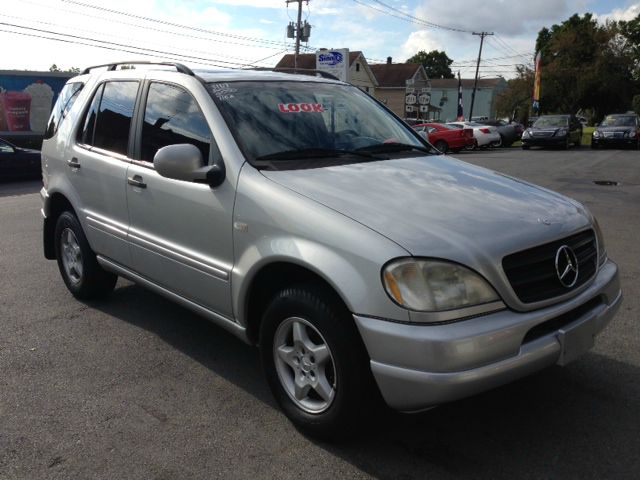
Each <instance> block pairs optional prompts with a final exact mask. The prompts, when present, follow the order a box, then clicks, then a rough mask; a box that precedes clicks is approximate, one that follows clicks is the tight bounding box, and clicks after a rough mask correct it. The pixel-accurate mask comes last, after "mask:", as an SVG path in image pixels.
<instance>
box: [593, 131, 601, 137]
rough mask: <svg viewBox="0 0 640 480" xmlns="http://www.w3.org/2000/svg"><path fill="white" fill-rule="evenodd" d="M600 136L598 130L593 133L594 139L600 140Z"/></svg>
mask: <svg viewBox="0 0 640 480" xmlns="http://www.w3.org/2000/svg"><path fill="white" fill-rule="evenodd" d="M599 136H600V132H599V131H598V130H594V131H593V138H598V137H599Z"/></svg>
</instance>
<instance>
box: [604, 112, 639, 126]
mask: <svg viewBox="0 0 640 480" xmlns="http://www.w3.org/2000/svg"><path fill="white" fill-rule="evenodd" d="M601 125H602V126H603V127H635V126H636V117H633V116H628V117H620V116H617V115H616V116H613V115H608V116H607V117H606V118H605V119H604V120H603V121H602V124H601Z"/></svg>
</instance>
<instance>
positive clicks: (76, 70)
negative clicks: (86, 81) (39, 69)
mask: <svg viewBox="0 0 640 480" xmlns="http://www.w3.org/2000/svg"><path fill="white" fill-rule="evenodd" d="M49 71H50V72H71V73H80V69H79V68H78V67H71V68H67V69H66V70H60V67H58V65H56V64H55V63H54V64H52V65H51V66H50V67H49Z"/></svg>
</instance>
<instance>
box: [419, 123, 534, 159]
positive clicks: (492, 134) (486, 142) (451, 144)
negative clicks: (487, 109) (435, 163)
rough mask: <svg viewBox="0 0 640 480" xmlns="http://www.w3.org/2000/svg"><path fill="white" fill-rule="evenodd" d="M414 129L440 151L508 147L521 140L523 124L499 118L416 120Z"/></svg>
mask: <svg viewBox="0 0 640 480" xmlns="http://www.w3.org/2000/svg"><path fill="white" fill-rule="evenodd" d="M413 129H414V130H416V131H417V132H419V133H421V134H423V136H424V137H425V138H427V139H428V140H429V141H430V142H431V144H432V145H433V146H434V147H436V148H437V149H438V150H440V151H441V152H445V153H446V152H447V151H449V150H451V151H453V152H458V151H460V150H462V149H463V148H464V149H473V148H488V147H499V146H506V147H509V146H511V145H512V144H513V142H515V141H517V140H519V139H520V137H521V135H522V132H523V130H524V127H522V125H520V124H513V123H512V124H509V123H507V122H504V121H502V120H487V121H483V122H475V121H472V122H449V123H418V124H414V125H413Z"/></svg>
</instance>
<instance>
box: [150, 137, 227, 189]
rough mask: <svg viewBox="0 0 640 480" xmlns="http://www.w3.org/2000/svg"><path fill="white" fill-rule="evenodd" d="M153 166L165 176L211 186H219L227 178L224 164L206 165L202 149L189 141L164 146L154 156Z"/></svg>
mask: <svg viewBox="0 0 640 480" xmlns="http://www.w3.org/2000/svg"><path fill="white" fill-rule="evenodd" d="M153 166H154V167H155V169H156V171H157V172H158V173H159V174H160V175H162V176H163V177H167V178H172V179H174V180H184V181H187V182H198V183H208V184H209V185H210V186H211V187H217V186H218V185H220V184H221V183H222V182H223V181H224V178H225V169H224V165H223V164H216V165H212V166H209V165H205V162H204V159H203V158H202V152H200V149H199V148H198V147H196V146H195V145H191V144H189V143H180V144H177V145H168V146H166V147H162V148H161V149H160V150H158V151H157V152H156V154H155V155H154V157H153Z"/></svg>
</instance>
